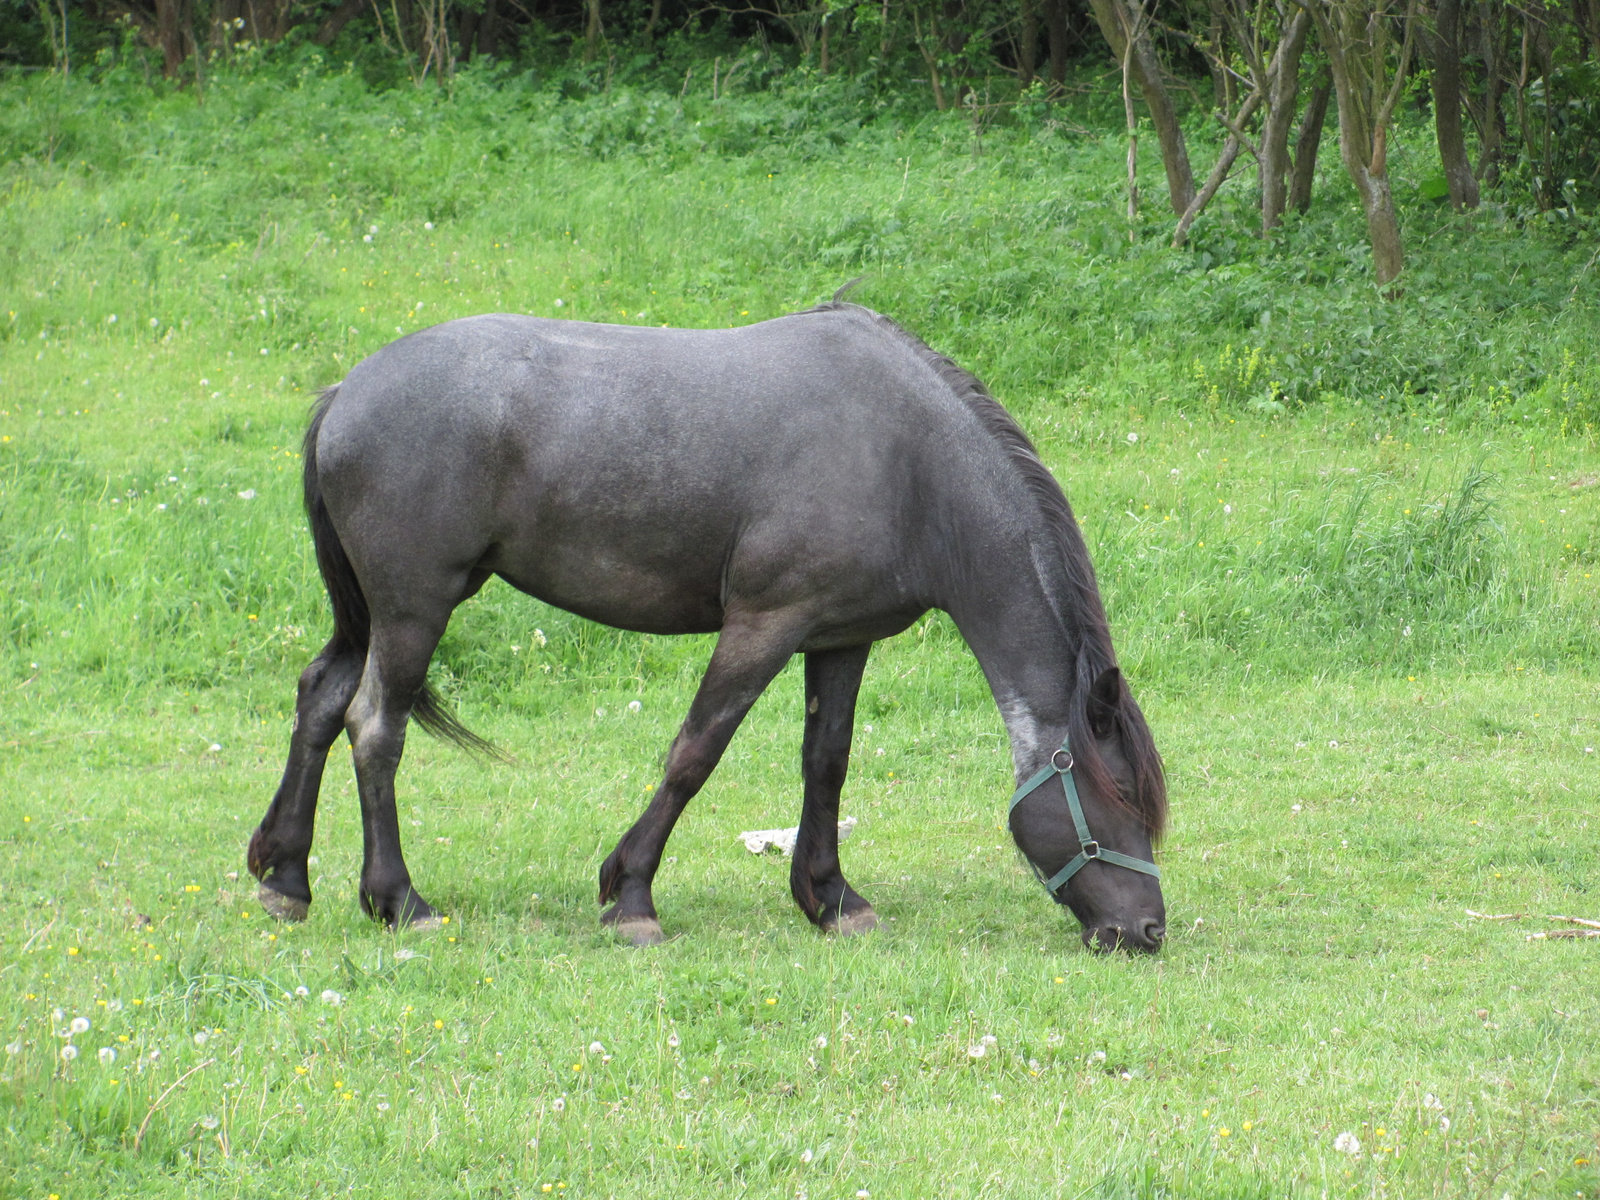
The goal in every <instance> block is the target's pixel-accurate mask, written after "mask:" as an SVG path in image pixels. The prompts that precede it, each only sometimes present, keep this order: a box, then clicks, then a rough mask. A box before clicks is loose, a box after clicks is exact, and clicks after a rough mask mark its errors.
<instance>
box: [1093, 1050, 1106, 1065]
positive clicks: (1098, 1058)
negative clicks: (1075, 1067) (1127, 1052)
mask: <svg viewBox="0 0 1600 1200" xmlns="http://www.w3.org/2000/svg"><path fill="white" fill-rule="evenodd" d="M1105 1060H1106V1052H1105V1051H1104V1050H1096V1051H1095V1052H1094V1053H1093V1054H1091V1055H1089V1061H1090V1062H1092V1063H1103V1062H1105Z"/></svg>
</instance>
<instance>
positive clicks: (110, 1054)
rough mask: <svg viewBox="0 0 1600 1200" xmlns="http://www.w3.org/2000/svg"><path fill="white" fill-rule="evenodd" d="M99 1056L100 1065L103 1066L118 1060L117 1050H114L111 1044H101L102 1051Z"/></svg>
mask: <svg viewBox="0 0 1600 1200" xmlns="http://www.w3.org/2000/svg"><path fill="white" fill-rule="evenodd" d="M99 1058H100V1065H101V1066H102V1067H109V1066H110V1065H111V1064H112V1063H114V1062H116V1061H117V1052H116V1051H115V1050H113V1049H112V1048H111V1047H110V1046H101V1047H100V1052H99Z"/></svg>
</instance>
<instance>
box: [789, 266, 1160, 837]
mask: <svg viewBox="0 0 1600 1200" xmlns="http://www.w3.org/2000/svg"><path fill="white" fill-rule="evenodd" d="M852 286H854V284H846V285H845V286H844V287H843V288H840V289H839V291H838V292H837V293H835V294H834V298H833V299H832V300H831V301H828V302H826V303H823V304H819V305H817V306H816V307H815V308H809V309H806V310H805V311H806V312H808V313H817V312H846V311H848V312H851V313H853V314H857V315H859V316H861V317H864V318H866V319H867V320H869V321H871V322H872V323H873V324H874V325H875V326H877V327H878V328H880V329H882V330H884V331H885V332H887V333H888V334H890V336H892V337H893V338H895V339H896V340H897V341H899V342H900V343H901V344H903V345H905V346H907V347H908V348H910V349H911V350H912V351H913V352H914V353H915V354H916V355H917V356H918V357H919V358H921V359H922V361H923V362H924V363H926V364H927V365H928V366H929V367H930V368H932V370H933V372H934V374H936V375H937V376H938V377H939V379H940V381H941V382H943V383H944V384H945V385H946V386H947V387H949V389H950V391H951V393H952V394H953V395H954V396H955V397H956V399H957V400H959V401H960V402H961V403H962V404H963V405H965V406H966V408H967V410H968V411H969V412H970V413H971V414H972V415H973V416H974V417H975V418H977V421H978V423H979V424H980V425H981V426H982V427H983V429H984V431H985V432H986V433H988V435H989V436H990V437H991V438H992V439H993V440H994V442H995V444H996V445H998V446H999V447H1000V449H1001V450H1002V451H1003V452H1004V454H1005V456H1006V459H1007V460H1008V461H1009V462H1010V464H1011V466H1012V468H1013V470H1015V471H1016V473H1017V477H1018V479H1019V480H1020V481H1021V482H1022V484H1023V486H1024V488H1025V489H1026V490H1027V492H1028V494H1029V495H1030V496H1031V497H1032V498H1033V500H1034V502H1035V503H1036V504H1037V505H1038V508H1039V515H1040V518H1041V519H1042V521H1043V523H1044V527H1045V529H1046V530H1047V531H1048V533H1049V537H1050V540H1051V542H1052V543H1053V544H1054V547H1055V549H1056V551H1057V553H1056V556H1055V557H1056V560H1057V562H1058V564H1059V565H1060V568H1061V571H1062V580H1063V582H1064V583H1065V585H1066V587H1065V589H1064V593H1063V594H1060V595H1055V596H1053V597H1052V600H1053V605H1055V604H1058V605H1060V607H1059V608H1057V616H1058V617H1059V618H1060V619H1061V621H1062V623H1063V624H1064V625H1065V626H1066V627H1067V629H1068V630H1069V631H1070V632H1071V633H1072V634H1074V635H1076V638H1077V642H1078V649H1077V654H1076V665H1075V670H1074V674H1075V676H1076V678H1075V679H1074V680H1073V703H1072V709H1071V717H1070V721H1069V726H1068V737H1069V738H1070V740H1071V743H1072V753H1073V757H1074V758H1076V759H1077V761H1078V764H1079V766H1080V767H1082V768H1083V769H1084V771H1085V772H1086V773H1087V774H1088V775H1089V777H1090V779H1091V781H1092V782H1093V783H1094V784H1095V786H1096V788H1097V790H1099V791H1100V792H1101V794H1102V795H1116V796H1119V797H1120V799H1121V800H1122V802H1123V803H1124V804H1126V805H1127V806H1128V807H1129V808H1131V809H1132V810H1133V811H1134V812H1136V813H1137V814H1138V815H1139V817H1140V819H1141V820H1142V821H1143V822H1144V825H1145V828H1146V829H1147V830H1148V831H1149V833H1150V834H1151V836H1156V835H1158V834H1159V833H1160V832H1161V829H1162V827H1163V826H1164V824H1165V823H1166V816H1167V785H1166V776H1165V773H1164V772H1163V770H1162V766H1161V755H1160V752H1159V751H1157V750H1156V745H1155V739H1154V738H1153V737H1152V736H1151V734H1150V727H1149V725H1148V724H1147V723H1146V722H1145V719H1144V713H1143V712H1142V711H1141V710H1140V708H1139V705H1138V704H1137V702H1135V700H1134V699H1133V697H1132V695H1130V694H1129V692H1128V690H1127V688H1126V687H1125V686H1124V687H1122V688H1121V699H1120V701H1119V703H1118V704H1117V707H1116V710H1115V717H1114V721H1115V724H1116V732H1117V733H1118V735H1119V740H1120V741H1121V744H1122V749H1123V754H1124V755H1125V756H1126V758H1127V760H1128V765H1129V767H1130V768H1131V770H1132V772H1133V794H1132V795H1123V794H1121V792H1120V790H1119V789H1118V788H1117V786H1116V784H1115V782H1114V781H1113V780H1112V778H1111V773H1110V771H1109V769H1108V768H1107V767H1106V765H1105V762H1104V760H1103V759H1102V758H1101V757H1100V755H1099V754H1098V752H1097V751H1096V749H1095V738H1094V734H1093V733H1092V731H1091V730H1090V728H1089V718H1088V704H1087V702H1088V698H1089V691H1090V688H1091V686H1092V685H1093V684H1094V681H1095V680H1096V679H1098V678H1099V677H1100V675H1101V673H1102V672H1103V671H1105V670H1107V669H1108V668H1111V667H1115V666H1116V665H1117V656H1116V652H1115V651H1114V650H1113V649H1112V646H1111V628H1110V626H1109V624H1108V623H1107V621H1106V613H1105V606H1104V605H1103V604H1102V603H1101V601H1100V589H1099V587H1098V585H1097V584H1096V583H1095V576H1094V564H1093V563H1091V562H1090V561H1089V550H1088V547H1087V546H1085V545H1084V542H1083V535H1082V534H1081V533H1080V532H1079V531H1078V522H1077V520H1076V518H1074V517H1073V515H1072V508H1071V506H1070V505H1069V504H1068V503H1067V497H1066V494H1065V493H1064V492H1062V490H1061V485H1060V484H1059V483H1058V482H1057V481H1056V477H1055V476H1054V475H1052V474H1051V473H1050V471H1049V468H1047V467H1046V466H1045V465H1044V463H1043V462H1042V461H1041V460H1040V458H1039V452H1038V450H1037V449H1035V448H1034V445H1033V443H1032V442H1031V441H1030V440H1029V439H1028V435H1027V434H1026V433H1024V432H1023V431H1022V427H1021V426H1020V425H1018V424H1017V422H1016V419H1015V418H1014V417H1013V416H1012V415H1011V414H1010V413H1009V412H1007V411H1006V410H1005V409H1004V408H1003V407H1002V406H1001V404H1000V402H999V401H998V400H996V399H995V398H994V397H993V396H991V395H990V394H989V389H988V388H986V387H984V385H983V382H982V381H981V380H980V379H979V378H978V377H977V376H976V375H974V374H972V372H970V371H967V370H964V369H963V368H961V367H959V366H957V365H956V364H955V363H954V362H952V361H951V360H950V359H949V358H946V357H945V356H944V355H943V354H940V353H939V352H938V351H937V350H934V349H933V348H932V347H930V346H929V345H928V344H927V343H926V342H924V341H923V340H922V339H921V338H919V337H917V336H916V335H915V334H913V333H910V332H909V331H907V330H906V329H903V328H902V327H901V326H900V325H898V324H896V323H895V322H894V321H893V320H891V319H890V318H888V317H886V316H884V315H883V314H882V313H879V312H874V311H872V310H871V309H869V308H863V307H862V306H861V305H858V304H851V303H848V302H846V301H845V300H844V299H843V295H844V293H845V292H847V291H849V290H850V288H851V287H852ZM1047 591H1052V592H1053V591H1055V589H1047Z"/></svg>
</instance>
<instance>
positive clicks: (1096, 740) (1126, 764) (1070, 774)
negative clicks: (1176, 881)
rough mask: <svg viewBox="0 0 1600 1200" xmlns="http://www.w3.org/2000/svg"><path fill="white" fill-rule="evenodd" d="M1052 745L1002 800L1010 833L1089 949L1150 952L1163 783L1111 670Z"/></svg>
mask: <svg viewBox="0 0 1600 1200" xmlns="http://www.w3.org/2000/svg"><path fill="white" fill-rule="evenodd" d="M1080 715H1081V720H1074V721H1073V722H1072V723H1071V725H1070V726H1069V728H1068V733H1067V737H1066V738H1065V739H1064V741H1063V745H1062V748H1061V749H1059V750H1057V751H1056V752H1055V754H1054V755H1052V757H1051V758H1050V760H1049V761H1047V762H1045V763H1044V764H1042V765H1041V766H1040V768H1039V771H1038V772H1037V773H1036V774H1034V775H1033V776H1032V777H1030V778H1029V780H1028V781H1027V782H1025V783H1024V784H1023V785H1022V786H1021V787H1020V788H1018V789H1017V793H1016V796H1015V797H1014V799H1013V800H1012V806H1011V836H1012V837H1013V838H1014V839H1015V840H1016V843H1017V847H1018V849H1020V850H1021V851H1022V853H1023V855H1024V856H1025V857H1026V858H1027V860H1028V862H1029V863H1030V864H1031V865H1032V867H1033V869H1034V870H1035V871H1036V872H1037V873H1038V875H1039V878H1040V880H1041V881H1043V882H1044V884H1045V887H1046V889H1047V890H1048V891H1049V892H1050V894H1051V896H1052V897H1053V898H1054V899H1055V900H1056V901H1057V903H1060V904H1064V905H1066V906H1067V907H1068V908H1070V909H1071V910H1072V913H1073V915H1074V916H1075V917H1077V918H1078V921H1079V922H1080V923H1081V924H1082V926H1083V942H1084V945H1086V946H1088V947H1089V948H1090V949H1093V950H1114V949H1117V948H1119V947H1120V948H1122V949H1128V950H1143V951H1147V952H1153V951H1155V950H1158V949H1160V947H1161V941H1162V938H1163V937H1165V935H1166V930H1167V910H1166V905H1165V903H1164V902H1163V900H1162V896H1161V883H1160V877H1159V873H1158V872H1157V871H1156V868H1155V863H1154V861H1153V859H1152V855H1151V843H1152V840H1153V839H1154V838H1155V837H1157V836H1158V835H1159V834H1160V832H1161V826H1162V822H1163V820H1164V818H1165V815H1166V784H1165V781H1164V777H1163V775H1162V770H1161V756H1160V755H1159V754H1158V753H1157V752H1156V748H1155V743H1154V741H1153V740H1152V739H1151V737H1150V730H1149V727H1148V726H1147V725H1146V724H1145V721H1144V715H1143V714H1142V713H1141V712H1140V711H1139V706H1138V705H1137V704H1136V703H1134V700H1133V697H1132V696H1131V695H1130V694H1129V693H1128V689H1127V686H1126V685H1125V684H1124V683H1123V679H1122V672H1120V671H1119V670H1117V669H1116V668H1115V667H1111V668H1108V669H1106V670H1104V671H1102V672H1100V674H1099V675H1098V677H1096V679H1095V680H1094V683H1093V685H1092V686H1091V687H1090V688H1089V689H1088V691H1087V694H1086V695H1085V696H1084V702H1083V705H1082V709H1081V714H1080Z"/></svg>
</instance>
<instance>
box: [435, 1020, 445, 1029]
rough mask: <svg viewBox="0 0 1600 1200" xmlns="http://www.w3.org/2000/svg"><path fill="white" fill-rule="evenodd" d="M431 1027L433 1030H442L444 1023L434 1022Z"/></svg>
mask: <svg viewBox="0 0 1600 1200" xmlns="http://www.w3.org/2000/svg"><path fill="white" fill-rule="evenodd" d="M433 1027H434V1028H435V1029H443V1028H444V1022H443V1021H435V1022H434V1023H433Z"/></svg>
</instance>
